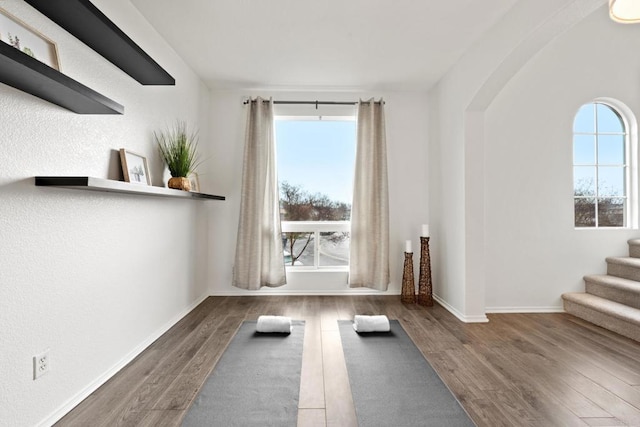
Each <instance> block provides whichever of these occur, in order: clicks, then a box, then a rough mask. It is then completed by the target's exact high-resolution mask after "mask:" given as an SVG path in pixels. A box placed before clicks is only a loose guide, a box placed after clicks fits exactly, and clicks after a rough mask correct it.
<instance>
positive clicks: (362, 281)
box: [349, 99, 389, 291]
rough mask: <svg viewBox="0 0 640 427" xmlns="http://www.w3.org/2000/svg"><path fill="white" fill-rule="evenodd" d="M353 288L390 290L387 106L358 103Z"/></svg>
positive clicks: (380, 103) (354, 192) (354, 190)
mask: <svg viewBox="0 0 640 427" xmlns="http://www.w3.org/2000/svg"><path fill="white" fill-rule="evenodd" d="M356 144H357V147H356V166H355V177H354V182H353V204H352V207H351V253H350V259H349V286H350V287H352V288H358V287H367V288H372V289H377V290H380V291H384V290H387V288H388V287H389V189H388V182H387V141H386V136H385V124H384V102H383V101H382V100H380V102H374V100H373V99H370V100H369V101H366V102H363V101H360V102H359V103H358V122H357V137H356Z"/></svg>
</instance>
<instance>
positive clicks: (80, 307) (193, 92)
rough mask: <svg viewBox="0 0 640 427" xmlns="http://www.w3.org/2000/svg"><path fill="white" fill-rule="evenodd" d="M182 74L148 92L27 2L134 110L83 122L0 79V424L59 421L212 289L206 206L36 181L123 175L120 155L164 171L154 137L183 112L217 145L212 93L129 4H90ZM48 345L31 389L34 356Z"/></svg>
mask: <svg viewBox="0 0 640 427" xmlns="http://www.w3.org/2000/svg"><path fill="white" fill-rule="evenodd" d="M93 2H94V4H95V5H96V6H97V7H98V8H100V9H101V10H103V11H104V12H105V14H107V15H108V16H109V17H110V18H111V19H112V20H113V21H114V22H116V24H117V25H118V26H120V28H121V29H122V30H123V31H124V32H125V33H127V34H129V36H130V37H131V38H132V39H134V40H135V41H136V42H137V43H138V44H139V45H140V46H142V47H143V49H145V50H146V51H147V52H148V53H149V54H150V55H151V56H152V57H153V58H154V59H155V60H156V61H157V62H158V63H160V64H161V65H162V66H164V67H165V69H167V71H168V72H169V73H170V74H172V75H173V76H174V77H175V78H176V82H177V84H176V86H175V87H144V86H141V85H140V84H138V83H137V82H136V81H135V80H133V79H132V78H130V77H129V76H128V75H126V74H125V73H124V72H122V71H121V70H119V69H117V68H116V67H115V66H113V65H112V64H111V63H109V62H107V61H106V60H105V59H104V58H102V57H101V56H99V55H98V54H97V53H95V52H93V51H92V50H91V49H89V48H88V47H87V46H85V45H83V44H82V43H81V42H79V41H78V40H76V39H75V38H74V37H72V36H71V35H69V34H68V33H66V32H65V31H64V30H62V29H61V28H59V27H58V26H57V25H55V24H54V23H52V22H51V21H49V20H48V19H47V18H46V17H44V16H42V15H41V14H39V13H38V12H37V11H35V10H34V9H32V8H31V7H30V6H28V5H27V4H26V3H24V2H22V1H19V0H5V1H0V7H3V8H5V9H6V10H8V11H9V12H11V13H13V14H14V15H16V16H17V17H19V18H20V19H22V20H23V21H25V22H27V23H29V24H30V25H32V26H33V27H35V28H37V29H39V30H40V31H41V32H42V33H44V34H46V35H47V36H49V37H50V38H52V39H54V40H55V41H56V42H57V44H58V50H59V54H60V62H61V66H62V71H63V72H64V73H65V74H67V75H69V76H70V77H72V78H74V79H76V80H78V81H79V82H81V83H83V84H85V85H86V86H89V87H91V88H93V89H94V90H96V91H98V92H100V93H102V94H104V95H105V96H107V97H110V98H112V99H114V100H116V101H118V102H120V103H121V104H123V105H124V106H125V114H124V115H123V116H87V115H77V114H74V113H71V112H69V111H67V110H64V109H62V108H60V107H57V106H55V105H53V104H50V103H48V102H45V101H42V100H40V99H38V98H35V97H33V96H31V95H28V94H26V93H23V92H21V91H18V90H16V89H13V88H11V87H8V86H6V85H3V84H0V164H1V165H2V166H1V167H0V378H1V380H0V402H1V403H0V425H1V426H12V427H15V426H32V425H36V424H39V423H43V424H50V423H51V422H53V421H55V420H56V419H57V418H58V417H59V416H60V415H62V414H63V413H64V412H65V411H66V410H68V409H70V405H71V406H72V405H74V404H75V403H77V401H78V399H79V398H81V397H83V396H84V395H86V393H87V392H89V391H91V390H92V388H93V387H96V386H97V385H99V383H100V382H101V381H103V380H105V379H106V376H108V375H109V374H110V373H113V370H114V369H115V368H117V367H119V366H121V364H122V363H123V362H126V361H127V360H129V358H131V357H132V356H134V355H135V354H136V352H138V351H140V350H141V349H142V347H144V346H145V345H147V344H149V343H150V340H152V339H154V338H156V337H157V335H158V334H159V333H161V332H163V331H164V330H165V329H166V328H168V327H169V326H171V324H172V323H173V322H175V321H176V320H178V319H179V318H180V317H181V316H182V315H184V314H185V312H186V311H187V310H188V309H189V308H190V307H192V306H193V305H194V304H195V303H197V302H198V301H200V300H201V299H202V298H203V297H204V296H205V295H206V294H207V288H206V284H205V275H206V266H205V265H204V262H205V258H204V256H206V251H207V249H206V248H207V243H208V242H207V241H206V240H203V239H201V238H200V236H201V234H199V233H197V232H196V227H199V228H200V229H206V227H207V218H206V212H205V210H206V209H208V208H207V204H213V203H224V202H193V201H185V200H173V199H161V198H147V197H136V196H128V195H116V194H110V193H92V192H84V191H75V190H62V189H47V188H41V187H35V186H34V181H33V176H35V175H89V176H95V177H102V178H107V177H110V178H116V179H117V178H118V175H119V170H120V165H119V161H118V157H117V153H116V151H114V150H118V149H119V148H121V147H127V148H129V149H131V150H133V151H136V152H139V153H142V154H144V155H146V156H147V157H148V159H149V162H150V166H151V175H152V178H153V181H154V184H155V185H162V182H163V179H162V167H161V163H160V160H159V157H158V155H157V153H156V148H155V146H154V144H153V139H152V132H153V131H154V130H159V129H162V128H164V127H165V126H166V125H167V124H171V123H172V122H173V121H174V120H176V119H178V118H180V119H185V120H188V121H189V122H190V123H196V124H199V125H200V129H201V137H202V140H203V142H204V143H205V144H206V143H207V142H208V120H207V119H208V117H209V92H208V90H207V89H206V88H205V87H204V85H203V84H202V83H201V82H200V80H199V79H198V78H197V77H196V76H195V75H194V74H193V72H192V71H191V70H190V69H189V68H188V67H187V66H186V65H185V64H184V63H183V62H182V61H181V59H180V58H179V57H178V56H177V55H176V54H175V53H174V52H173V51H172V50H171V49H170V48H169V47H168V46H167V45H166V43H165V42H163V41H162V39H161V38H160V37H159V36H158V35H157V34H156V33H155V32H154V30H153V29H152V28H151V27H150V26H149V24H147V23H146V21H144V19H143V18H142V17H141V16H140V15H139V13H138V12H137V10H136V9H135V8H134V7H133V6H132V5H131V4H130V3H129V2H128V1H127V0H99V1H98V0H94V1H93ZM47 348H48V349H50V352H51V353H50V357H51V363H50V366H51V371H50V372H49V373H48V374H46V375H44V376H43V377H41V378H40V379H38V380H36V381H34V380H33V379H32V356H33V355H35V354H37V353H39V352H41V351H43V350H45V349H47Z"/></svg>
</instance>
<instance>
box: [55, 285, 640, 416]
mask: <svg viewBox="0 0 640 427" xmlns="http://www.w3.org/2000/svg"><path fill="white" fill-rule="evenodd" d="M399 299H400V298H399V296H394V297H389V296H381V297H377V296H344V297H329V296H273V297H211V298H208V299H207V300H205V301H204V302H203V303H202V304H201V305H200V306H198V307H197V308H196V309H195V310H194V311H192V312H191V313H190V314H189V315H188V316H186V317H185V318H184V319H182V320H181V321H180V322H179V323H178V324H177V325H175V326H174V327H173V328H172V329H171V330H170V331H168V332H167V333H166V334H165V335H163V336H162V337H161V338H160V339H158V340H157V341H156V342H155V343H153V344H152V345H151V346H150V347H149V348H148V349H147V350H145V351H144V352H143V353H142V354H141V355H140V356H139V357H137V358H136V359H135V360H134V361H133V362H131V363H130V364H129V365H128V366H127V367H125V368H124V369H123V370H122V371H121V372H120V373H118V374H117V375H116V376H114V377H113V378H112V379H111V380H109V381H108V382H107V383H106V384H104V385H103V386H102V387H101V388H100V389H98V390H97V391H96V392H95V393H93V394H92V395H91V396H89V397H88V398H87V399H86V400H85V401H84V402H82V403H81V404H80V405H78V406H77V407H76V408H75V409H74V410H73V411H71V412H70V413H69V414H67V416H65V417H64V418H63V419H62V420H61V421H60V422H59V423H58V424H57V425H58V426H116V425H127V426H177V425H180V422H181V420H182V417H183V416H184V414H185V411H186V410H187V409H188V408H189V405H190V403H191V402H192V400H193V399H194V397H195V395H196V393H197V392H198V389H199V387H200V386H201V385H202V384H203V382H204V380H205V379H206V377H207V376H208V374H209V373H210V371H211V370H212V368H213V367H214V366H215V364H216V362H217V360H218V358H219V357H220V355H221V354H222V352H223V351H224V349H225V347H226V345H227V343H228V342H229V340H230V339H231V338H232V336H233V334H234V333H235V331H236V329H237V328H238V326H239V325H240V323H241V322H242V321H243V320H245V319H247V320H255V319H257V317H258V316H259V315H260V314H274V315H286V316H291V317H293V318H295V319H304V320H306V329H305V341H304V351H303V366H302V379H301V385H300V405H299V406H300V410H299V415H298V425H299V426H325V425H326V426H345V427H348V426H355V425H357V423H356V419H355V412H354V408H353V402H352V400H351V393H350V389H349V380H348V376H347V372H346V367H345V363H344V357H343V355H342V346H341V343H340V336H339V333H338V330H337V324H336V320H337V319H352V318H353V315H354V314H386V315H388V316H389V317H390V318H393V319H399V320H400V322H401V323H402V325H403V327H404V329H405V330H406V331H407V333H408V334H409V335H410V336H411V338H412V339H413V341H414V342H415V343H416V345H417V346H418V347H419V348H420V350H421V351H422V353H423V354H424V355H425V357H426V358H427V360H428V361H429V362H430V363H431V365H432V366H433V367H434V368H435V370H436V371H437V372H438V374H439V375H440V376H441V378H442V379H443V381H444V382H445V383H446V384H447V385H448V386H449V388H450V389H451V390H452V392H453V393H454V394H455V395H456V397H457V398H458V399H459V401H460V402H461V404H462V406H463V407H464V408H465V409H466V410H467V412H468V413H469V415H470V416H471V418H472V419H473V420H474V421H475V422H476V424H477V425H478V426H491V427H496V426H545V427H546V426H624V425H628V426H640V344H638V343H636V342H634V341H631V340H629V339H626V338H623V337H621V336H619V335H616V334H614V333H611V332H608V331H605V330H603V329H601V328H598V327H596V326H593V325H591V324H589V323H586V322H583V321H581V320H579V319H577V318H575V317H572V316H570V315H568V314H495V315H489V319H490V322H489V323H486V324H464V323H462V322H460V321H459V320H457V319H456V318H455V317H454V316H452V315H451V314H450V313H449V312H447V311H446V310H445V309H443V308H442V307H440V306H438V305H436V306H435V307H432V308H424V307H419V306H405V305H402V304H401V303H400V302H399ZM381 403H383V402H381Z"/></svg>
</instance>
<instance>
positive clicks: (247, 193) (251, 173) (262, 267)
mask: <svg viewBox="0 0 640 427" xmlns="http://www.w3.org/2000/svg"><path fill="white" fill-rule="evenodd" d="M247 109H248V112H247V129H246V137H245V147H244V164H243V171H242V190H241V194H240V222H239V224H238V239H237V244H236V258H235V264H234V268H233V281H232V284H233V286H236V287H238V288H242V289H254V290H255V289H260V288H261V287H262V286H272V287H275V286H282V285H284V284H285V283H286V276H285V267H284V256H283V253H282V231H281V230H282V229H281V226H280V198H279V195H278V179H277V170H276V147H275V137H274V128H273V101H272V100H269V101H265V100H263V99H262V98H260V97H258V98H257V99H256V100H255V101H251V102H249V103H248V106H247Z"/></svg>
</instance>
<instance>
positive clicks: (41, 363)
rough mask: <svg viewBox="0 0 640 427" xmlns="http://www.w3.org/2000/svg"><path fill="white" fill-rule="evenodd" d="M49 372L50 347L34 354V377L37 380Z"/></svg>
mask: <svg viewBox="0 0 640 427" xmlns="http://www.w3.org/2000/svg"><path fill="white" fill-rule="evenodd" d="M47 372H49V349H46V350H45V351H43V352H42V353H40V354H37V355H35V356H33V379H34V380H37V379H38V378H40V377H41V376H43V375H44V374H46V373H47Z"/></svg>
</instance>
